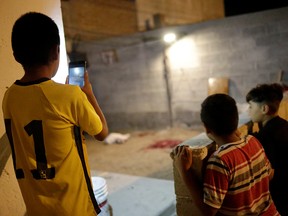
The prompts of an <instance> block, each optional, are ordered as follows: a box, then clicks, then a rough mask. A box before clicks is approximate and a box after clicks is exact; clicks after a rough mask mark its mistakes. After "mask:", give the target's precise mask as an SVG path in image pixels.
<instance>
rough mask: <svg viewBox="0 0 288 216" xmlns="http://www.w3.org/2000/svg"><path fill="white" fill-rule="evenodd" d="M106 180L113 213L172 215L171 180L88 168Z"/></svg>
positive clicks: (123, 215) (140, 215)
mask: <svg viewBox="0 0 288 216" xmlns="http://www.w3.org/2000/svg"><path fill="white" fill-rule="evenodd" d="M91 175H92V176H100V177H103V178H104V179H105V180H106V184H107V187H108V203H109V204H110V205H111V207H112V213H113V216H126V215H137V216H148V215H149V216H176V198H175V192H174V182H173V181H169V180H162V179H154V178H147V177H140V176H131V175H123V174H118V173H110V172H101V171H92V172H91Z"/></svg>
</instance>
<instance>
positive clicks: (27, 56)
mask: <svg viewBox="0 0 288 216" xmlns="http://www.w3.org/2000/svg"><path fill="white" fill-rule="evenodd" d="M11 42H12V49H13V52H14V57H15V59H16V61H18V62H19V63H20V64H22V66H23V67H32V66H39V65H47V64H48V63H49V62H50V61H51V60H52V59H53V57H52V50H53V48H55V46H57V45H60V37H59V30H58V27H57V25H56V24H55V22H54V21H53V20H52V19H51V18H50V17H48V16H46V15H44V14H41V13H37V12H29V13H26V14H24V15H22V16H21V17H20V18H19V19H18V20H17V21H16V22H15V23H14V26H13V29H12V37H11Z"/></svg>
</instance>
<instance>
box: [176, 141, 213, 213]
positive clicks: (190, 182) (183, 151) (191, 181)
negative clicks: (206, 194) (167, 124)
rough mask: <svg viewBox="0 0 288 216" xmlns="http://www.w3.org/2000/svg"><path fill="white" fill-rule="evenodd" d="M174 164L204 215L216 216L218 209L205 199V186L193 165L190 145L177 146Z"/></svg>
mask: <svg viewBox="0 0 288 216" xmlns="http://www.w3.org/2000/svg"><path fill="white" fill-rule="evenodd" d="M174 165H175V167H176V168H177V170H178V172H179V174H180V176H181V178H182V180H183V181H184V184H185V185H186V187H187V189H188V190H189V193H190V194H191V197H192V200H193V201H194V202H195V204H196V206H197V207H198V208H199V210H200V211H201V213H202V215H203V216H214V215H216V213H217V211H218V209H215V208H212V207H210V206H209V205H207V204H205V203H204V201H203V188H202V186H201V184H200V183H199V181H198V179H197V177H196V176H195V174H194V172H193V171H192V170H191V167H192V150H191V149H190V148H189V147H188V146H177V147H176V149H175V155H174Z"/></svg>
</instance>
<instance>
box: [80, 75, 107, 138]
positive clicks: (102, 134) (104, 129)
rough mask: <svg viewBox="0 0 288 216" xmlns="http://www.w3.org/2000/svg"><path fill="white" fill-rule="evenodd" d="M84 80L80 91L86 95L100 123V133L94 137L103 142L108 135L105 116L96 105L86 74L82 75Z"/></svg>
mask: <svg viewBox="0 0 288 216" xmlns="http://www.w3.org/2000/svg"><path fill="white" fill-rule="evenodd" d="M84 80H85V84H84V86H83V87H82V91H83V92H84V93H85V94H86V96H87V98H88V100H89V102H90V103H91V105H92V106H93V108H94V110H95V111H96V113H97V114H98V116H99V118H100V120H101V122H102V131H101V132H100V133H99V134H97V135H95V136H94V137H95V138H96V139H97V140H100V141H102V140H104V139H105V137H106V136H107V135H108V133H109V132H108V125H107V122H106V119H105V116H104V114H103V112H102V110H101V108H100V106H99V104H98V101H97V99H96V97H95V95H94V93H93V90H92V85H91V83H90V81H89V78H88V73H87V72H85V74H84Z"/></svg>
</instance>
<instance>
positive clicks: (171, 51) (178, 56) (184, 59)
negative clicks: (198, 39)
mask: <svg viewBox="0 0 288 216" xmlns="http://www.w3.org/2000/svg"><path fill="white" fill-rule="evenodd" d="M197 53H198V52H197V47H196V45H195V42H194V40H193V39H191V38H190V39H188V38H185V39H181V40H179V41H177V42H175V43H173V44H172V46H171V47H169V48H168V49H167V55H168V58H169V62H170V67H171V68H172V69H179V68H195V67H198V66H199V65H200V62H199V57H198V54H197Z"/></svg>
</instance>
